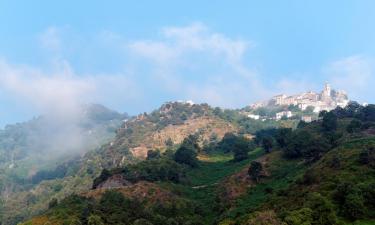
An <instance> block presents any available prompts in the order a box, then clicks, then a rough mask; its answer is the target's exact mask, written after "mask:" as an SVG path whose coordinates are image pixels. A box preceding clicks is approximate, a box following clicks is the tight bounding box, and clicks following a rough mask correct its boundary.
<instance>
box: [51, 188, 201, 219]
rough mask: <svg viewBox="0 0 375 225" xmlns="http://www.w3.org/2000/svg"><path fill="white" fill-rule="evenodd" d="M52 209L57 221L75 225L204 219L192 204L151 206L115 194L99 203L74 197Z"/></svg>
mask: <svg viewBox="0 0 375 225" xmlns="http://www.w3.org/2000/svg"><path fill="white" fill-rule="evenodd" d="M51 209H52V210H51V211H50V214H52V216H53V217H54V218H57V219H59V220H62V221H63V222H64V224H74V225H82V224H87V225H104V224H105V225H115V224H116V225H117V224H134V225H151V224H153V225H165V224H170V225H173V224H197V225H199V224H202V222H201V221H202V215H200V212H199V210H198V207H197V206H196V205H194V204H192V203H191V202H188V201H185V200H178V199H176V201H172V202H168V203H161V202H160V203H158V204H155V205H152V206H149V205H146V204H145V203H142V202H140V201H138V200H137V199H130V198H126V197H124V195H123V194H121V193H120V192H116V191H107V192H105V193H104V194H103V195H102V196H101V198H100V199H99V200H95V199H92V198H85V197H82V196H78V195H72V196H70V197H68V198H66V199H64V200H63V201H62V202H61V203H60V204H58V205H56V204H51Z"/></svg>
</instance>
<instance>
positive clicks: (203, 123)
mask: <svg viewBox="0 0 375 225" xmlns="http://www.w3.org/2000/svg"><path fill="white" fill-rule="evenodd" d="M237 131H238V128H237V127H235V126H234V125H233V124H230V123H228V122H226V121H224V120H222V119H219V118H216V117H209V116H204V117H199V118H195V119H189V120H187V121H185V122H184V123H183V124H180V125H169V126H167V127H165V128H163V129H161V130H158V131H155V132H150V133H149V134H147V135H145V136H144V139H143V141H142V142H141V144H140V145H138V146H136V147H133V148H130V151H131V152H132V154H133V156H135V157H136V158H145V157H146V156H147V151H148V150H153V149H161V150H163V149H165V148H166V147H167V146H166V142H167V140H168V139H170V140H172V142H173V143H174V144H179V143H181V142H182V141H183V140H184V138H186V137H187V136H188V135H190V134H194V133H199V134H200V139H201V140H200V141H201V142H202V143H203V141H205V140H207V141H208V140H209V139H210V137H211V136H213V135H215V136H216V137H217V138H218V139H221V138H223V137H224V135H225V134H226V133H228V132H237Z"/></svg>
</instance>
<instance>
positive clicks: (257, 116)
mask: <svg viewBox="0 0 375 225" xmlns="http://www.w3.org/2000/svg"><path fill="white" fill-rule="evenodd" d="M247 117H249V118H250V119H253V120H259V119H260V116H259V115H255V114H249V115H247Z"/></svg>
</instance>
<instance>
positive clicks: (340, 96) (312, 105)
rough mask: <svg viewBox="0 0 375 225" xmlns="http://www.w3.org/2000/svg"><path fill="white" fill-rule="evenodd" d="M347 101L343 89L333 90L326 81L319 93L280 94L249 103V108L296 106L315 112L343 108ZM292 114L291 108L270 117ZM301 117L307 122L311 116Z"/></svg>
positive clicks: (278, 117)
mask: <svg viewBox="0 0 375 225" xmlns="http://www.w3.org/2000/svg"><path fill="white" fill-rule="evenodd" d="M348 103H349V98H348V95H347V94H346V92H345V91H342V90H338V91H337V90H334V89H332V88H331V86H330V84H328V83H326V84H325V85H324V88H323V90H322V91H321V92H320V93H316V92H314V91H308V92H304V93H300V94H296V95H291V96H287V95H285V94H280V95H276V96H274V97H272V98H271V99H270V100H267V101H262V102H257V103H254V104H251V105H250V107H249V108H250V110H251V111H252V112H256V111H257V109H260V108H272V107H273V108H275V107H276V108H277V107H279V108H280V107H287V106H292V107H294V108H296V107H297V108H298V109H299V110H300V111H311V112H313V113H315V114H317V113H319V112H320V111H323V110H326V111H331V110H333V109H335V108H336V107H342V108H344V107H345V106H346V105H347V104H348ZM292 116H294V114H293V112H292V110H282V111H280V112H276V114H275V116H274V117H273V118H272V119H276V120H280V119H281V118H283V117H286V118H290V117H292ZM248 117H249V118H252V119H255V120H258V119H262V115H259V114H256V113H252V114H248ZM263 119H264V118H263ZM268 119H270V118H268ZM301 119H302V120H305V121H307V122H308V121H310V120H311V116H301Z"/></svg>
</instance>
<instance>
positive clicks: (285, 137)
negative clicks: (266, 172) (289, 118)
mask: <svg viewBox="0 0 375 225" xmlns="http://www.w3.org/2000/svg"><path fill="white" fill-rule="evenodd" d="M291 135H292V129H291V128H280V129H278V130H277V132H276V136H275V139H276V142H277V144H278V145H279V147H280V148H284V147H286V146H287V144H288V143H289V142H290V136H291Z"/></svg>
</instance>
